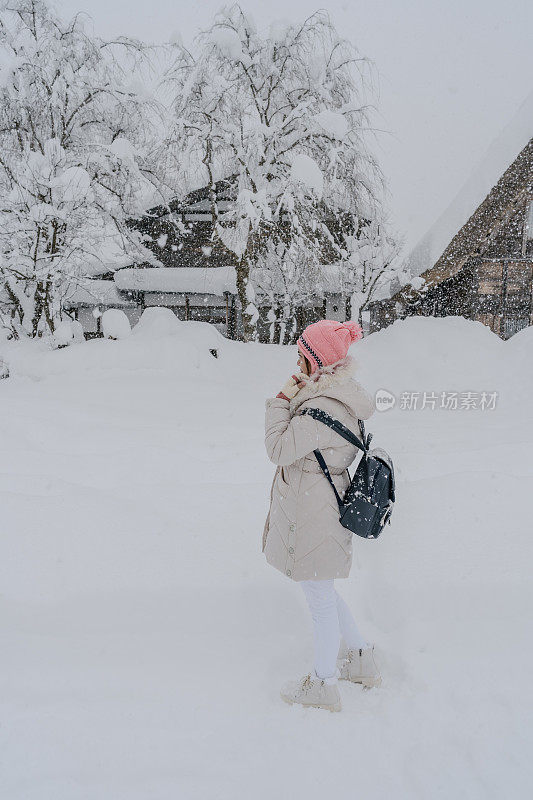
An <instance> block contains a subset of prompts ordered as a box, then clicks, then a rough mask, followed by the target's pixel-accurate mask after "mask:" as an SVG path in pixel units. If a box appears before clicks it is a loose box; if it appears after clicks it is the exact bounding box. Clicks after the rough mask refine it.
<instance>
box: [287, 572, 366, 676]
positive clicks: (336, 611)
mask: <svg viewBox="0 0 533 800" xmlns="http://www.w3.org/2000/svg"><path fill="white" fill-rule="evenodd" d="M300 584H301V587H302V589H303V590H304V594H305V598H306V600H307V604H308V606H309V610H310V611H311V617H312V618H313V639H314V645H315V672H316V674H317V676H318V677H319V678H323V679H327V678H329V679H331V678H334V677H335V675H336V674H337V656H338V654H339V645H340V639H341V635H342V638H343V639H344V641H345V643H346V646H347V647H348V649H354V650H357V649H359V648H364V647H368V643H367V642H366V641H365V640H364V639H363V637H362V636H361V634H360V632H359V628H358V627H357V625H356V624H355V620H354V618H353V617H352V614H351V612H350V609H349V608H348V606H347V605H346V603H345V602H344V600H343V599H342V597H341V596H340V595H339V594H338V592H337V590H336V589H335V586H334V583H333V580H329V581H300Z"/></svg>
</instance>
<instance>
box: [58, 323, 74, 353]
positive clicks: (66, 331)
mask: <svg viewBox="0 0 533 800" xmlns="http://www.w3.org/2000/svg"><path fill="white" fill-rule="evenodd" d="M73 340H74V331H73V330H72V323H71V321H70V320H68V319H64V320H63V321H62V322H59V323H58V324H57V325H56V329H55V331H54V343H55V344H56V346H57V347H66V346H67V345H69V344H70V343H71V342H72V341H73Z"/></svg>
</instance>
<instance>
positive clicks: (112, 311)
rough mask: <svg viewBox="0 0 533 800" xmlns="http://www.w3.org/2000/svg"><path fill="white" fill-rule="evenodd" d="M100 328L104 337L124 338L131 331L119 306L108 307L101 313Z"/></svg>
mask: <svg viewBox="0 0 533 800" xmlns="http://www.w3.org/2000/svg"><path fill="white" fill-rule="evenodd" d="M102 330H103V332H104V336H105V338H106V339H125V338H126V337H127V336H129V335H130V333H131V325H130V321H129V319H128V318H127V316H126V315H125V313H124V312H123V311H122V310H121V309H120V308H108V309H107V311H104V313H103V314H102Z"/></svg>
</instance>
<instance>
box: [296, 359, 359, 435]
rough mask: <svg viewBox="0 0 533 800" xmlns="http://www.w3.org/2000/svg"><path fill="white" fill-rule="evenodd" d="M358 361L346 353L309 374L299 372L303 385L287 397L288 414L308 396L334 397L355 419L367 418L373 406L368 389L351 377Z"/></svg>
mask: <svg viewBox="0 0 533 800" xmlns="http://www.w3.org/2000/svg"><path fill="white" fill-rule="evenodd" d="M358 366H359V364H358V362H357V361H356V360H355V359H354V358H353V356H349V355H348V356H346V357H345V358H341V359H340V361H336V362H335V363H334V364H329V365H327V366H325V367H321V368H320V369H318V370H316V372H314V373H313V374H312V375H309V376H307V375H303V376H302V378H301V380H303V381H304V383H305V386H303V387H302V388H301V389H300V391H299V392H298V394H297V395H295V396H294V397H293V398H292V400H291V401H290V405H289V409H290V413H291V417H292V416H293V415H294V414H295V413H296V411H297V409H298V408H299V407H300V406H301V405H302V403H305V401H306V400H310V399H311V398H312V397H318V396H323V397H331V398H333V399H334V400H338V401H339V402H341V403H344V405H345V406H346V407H347V409H348V410H349V411H350V412H351V413H352V414H353V415H354V416H355V417H357V418H358V419H368V417H370V416H371V415H372V413H373V412H374V410H375V404H374V401H373V399H372V398H371V397H370V395H369V394H368V392H366V391H365V389H364V388H363V387H362V386H361V384H360V383H358V382H357V381H355V380H354V379H353V375H354V374H355V372H357V369H358Z"/></svg>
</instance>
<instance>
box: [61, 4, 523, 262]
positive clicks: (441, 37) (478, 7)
mask: <svg viewBox="0 0 533 800" xmlns="http://www.w3.org/2000/svg"><path fill="white" fill-rule="evenodd" d="M222 5H223V3H221V2H220V0H214V1H213V0H197V1H196V2H195V0H148V2H143V3H141V2H140V0H56V6H57V7H58V9H59V10H60V11H62V12H63V14H64V15H68V16H71V15H72V14H73V13H75V12H76V11H79V10H83V11H86V12H88V13H89V14H90V15H91V16H92V18H93V20H94V24H95V29H96V32H97V33H99V34H100V35H102V36H110V35H116V34H119V33H121V34H126V35H130V36H136V37H139V38H142V39H144V40H148V41H153V42H164V41H168V39H169V38H170V37H171V36H173V35H175V34H179V35H180V36H181V38H182V39H183V41H184V43H185V44H189V43H190V42H191V40H192V38H193V37H194V35H195V34H196V32H197V31H198V30H199V29H200V28H205V27H207V26H208V25H209V23H210V21H211V19H212V17H213V14H214V13H215V12H216V11H217V10H218V9H219V8H220V7H221V6H222ZM241 6H242V7H243V8H244V9H245V10H246V11H248V12H250V13H251V14H252V16H253V18H254V20H255V22H256V24H257V25H259V26H262V25H266V24H268V23H270V22H271V21H272V20H273V19H288V20H291V21H293V20H294V21H296V20H299V19H302V18H303V17H304V16H307V15H308V14H310V13H312V12H313V11H316V10H317V9H318V8H324V9H326V10H328V11H329V12H330V14H331V17H332V20H333V22H334V23H335V24H336V26H337V28H338V30H339V31H340V32H341V33H342V34H343V35H344V36H346V37H347V38H349V39H351V40H352V41H353V42H354V43H355V44H356V45H357V47H358V48H359V50H360V51H362V53H363V54H364V55H366V56H368V57H369V58H371V59H372V60H373V61H374V63H375V66H376V69H377V71H378V75H379V97H378V103H379V107H380V112H381V119H380V121H379V122H380V126H381V127H382V128H383V129H384V130H386V131H387V133H386V134H382V135H381V137H380V141H379V151H378V155H379V157H380V159H381V164H382V167H383V169H384V171H385V174H386V176H387V178H388V183H389V189H390V207H391V211H392V217H393V221H394V223H395V225H396V228H397V230H398V232H399V233H400V234H402V235H404V236H405V238H406V243H407V247H408V248H409V247H410V246H411V245H414V244H415V243H416V241H417V240H418V238H420V236H422V235H423V234H424V233H425V231H426V230H427V229H428V228H429V226H430V225H431V224H432V222H433V221H434V220H435V219H436V218H437V217H438V215H439V214H440V213H441V212H442V211H443V210H444V209H445V208H446V206H447V205H448V204H449V202H450V201H451V200H452V199H453V197H454V196H455V194H456V193H457V191H458V190H459V189H460V187H461V185H462V183H463V181H464V180H465V179H466V178H467V177H468V174H469V172H470V171H471V169H472V167H473V166H474V165H475V163H476V161H478V160H479V159H480V158H481V157H482V156H483V153H484V152H485V150H486V149H487V147H488V146H489V144H490V142H491V141H492V140H493V139H494V138H495V137H496V136H497V135H498V133H499V132H500V130H501V129H502V128H503V127H504V126H505V125H506V124H507V122H508V121H509V120H510V119H511V117H512V116H513V114H514V113H515V112H516V110H517V108H518V107H519V105H520V104H521V103H522V101H523V100H524V99H525V97H526V96H527V95H528V94H529V92H530V91H531V90H532V89H533V80H532V76H533V46H532V41H533V2H532V0H442V2H434V0H365V1H363V0H329V2H322V3H320V2H317V1H316V0H315V1H314V0H292V2H290V0H244V1H243V2H242V3H241ZM532 135H533V131H532Z"/></svg>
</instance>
